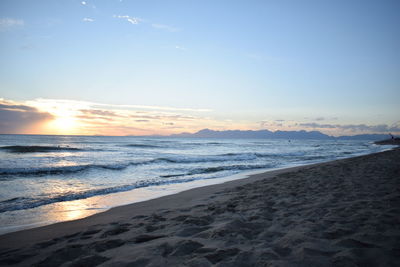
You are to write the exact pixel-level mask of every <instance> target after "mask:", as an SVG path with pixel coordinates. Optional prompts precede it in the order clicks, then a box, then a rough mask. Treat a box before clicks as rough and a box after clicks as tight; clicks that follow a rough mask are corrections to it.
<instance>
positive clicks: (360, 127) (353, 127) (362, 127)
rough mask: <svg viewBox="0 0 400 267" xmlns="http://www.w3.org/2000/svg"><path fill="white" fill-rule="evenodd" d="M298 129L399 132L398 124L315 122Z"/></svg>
mask: <svg viewBox="0 0 400 267" xmlns="http://www.w3.org/2000/svg"><path fill="white" fill-rule="evenodd" d="M298 125H299V126H300V127H304V128H313V129H338V130H342V131H350V132H358V133H359V132H365V133H367V132H368V133H387V132H400V123H395V124H392V125H387V124H378V125H367V124H328V123H325V124H320V123H316V122H311V123H299V124H298Z"/></svg>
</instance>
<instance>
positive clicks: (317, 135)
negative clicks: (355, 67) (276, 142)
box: [170, 129, 389, 141]
mask: <svg viewBox="0 0 400 267" xmlns="http://www.w3.org/2000/svg"><path fill="white" fill-rule="evenodd" d="M170 136H171V137H192V138H245V139H252V138H254V139H261V138H262V139H317V140H327V139H338V140H371V141H378V140H383V139H386V138H388V136H389V135H387V134H360V135H353V136H340V137H334V136H330V135H326V134H323V133H321V132H319V131H304V130H301V131H275V132H272V131H268V130H258V131H252V130H248V131H242V130H227V131H214V130H210V129H203V130H200V131H198V132H196V133H180V134H173V135H170Z"/></svg>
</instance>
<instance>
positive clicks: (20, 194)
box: [0, 135, 390, 233]
mask: <svg viewBox="0 0 400 267" xmlns="http://www.w3.org/2000/svg"><path fill="white" fill-rule="evenodd" d="M388 148H390V147H388V146H377V145H374V144H373V143H372V142H370V141H338V140H334V139H332V140H283V139H275V140H266V139H193V138H167V137H165V138H161V137H157V138H156V137H109V136H45V135H0V233H6V232H12V231H16V230H20V229H26V228H32V227H36V226H40V225H46V224H50V223H54V222H59V221H66V220H72V219H78V218H82V217H85V216H88V215H91V214H94V213H96V212H100V211H104V210H106V209H108V208H110V207H113V206H118V205H122V204H127V203H130V202H137V201H142V200H145V199H149V198H154V197H159V196H162V195H166V194H171V193H175V192H178V191H181V190H184V189H188V188H191V187H195V186H202V185H207V184H212V183H218V182H223V181H226V180H229V179H231V178H230V177H235V176H233V175H235V174H240V173H243V172H248V171H264V170H272V169H277V168H284V167H292V166H299V165H305V164H311V163H317V162H324V161H330V160H334V159H340V158H347V157H353V156H357V155H364V154H369V153H373V152H378V151H382V150H385V149H388ZM232 179H233V178H232Z"/></svg>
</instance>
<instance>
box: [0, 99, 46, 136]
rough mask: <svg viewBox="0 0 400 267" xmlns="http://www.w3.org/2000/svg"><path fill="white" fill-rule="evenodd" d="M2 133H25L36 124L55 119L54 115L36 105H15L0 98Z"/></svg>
mask: <svg viewBox="0 0 400 267" xmlns="http://www.w3.org/2000/svg"><path fill="white" fill-rule="evenodd" d="M0 101H1V103H0V133H1V134H11V133H25V131H26V130H27V129H28V128H32V127H34V125H35V124H38V123H41V122H44V121H47V120H51V119H53V115H51V114H50V113H47V112H40V111H39V110H38V109H36V108H35V107H31V106H27V105H15V104H13V103H9V102H5V101H2V100H0Z"/></svg>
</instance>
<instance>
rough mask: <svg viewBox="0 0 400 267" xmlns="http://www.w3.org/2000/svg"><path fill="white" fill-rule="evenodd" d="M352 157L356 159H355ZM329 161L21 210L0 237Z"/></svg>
mask: <svg viewBox="0 0 400 267" xmlns="http://www.w3.org/2000/svg"><path fill="white" fill-rule="evenodd" d="M390 149H393V146H392V148H386V149H384V150H382V151H386V150H390ZM367 155H368V154H367ZM358 156H360V155H358ZM361 156H362V155H361ZM353 157H357V156H355V155H354V156H353ZM346 158H348V157H344V158H339V159H346ZM336 160H338V159H336ZM329 161H332V160H329ZM329 161H328V160H325V161H322V162H314V163H312V162H311V163H300V164H299V163H292V164H285V165H283V166H279V167H275V168H269V169H258V170H257V169H255V170H248V171H243V172H240V173H237V174H234V175H229V176H225V177H220V178H215V179H200V180H195V181H191V182H185V183H171V184H165V185H158V186H151V187H143V188H135V189H132V190H129V191H123V192H117V193H112V194H106V195H95V196H91V197H88V198H83V199H77V200H70V201H63V202H55V203H51V204H48V205H45V206H40V207H37V208H34V209H31V210H28V211H27V213H26V215H24V213H23V212H24V211H20V210H17V211H11V213H7V214H5V215H6V216H3V218H2V220H1V222H2V224H3V227H1V228H0V236H1V235H4V234H7V233H14V232H18V231H23V230H27V229H34V228H38V227H43V226H47V225H51V224H55V223H59V222H67V221H72V220H77V219H82V218H86V217H89V216H92V215H94V214H97V213H102V212H106V211H108V210H110V209H112V208H115V207H118V206H124V205H129V204H134V203H138V202H142V201H147V200H150V199H155V198H159V197H163V196H166V195H171V194H177V193H179V192H182V191H185V190H190V189H192V188H198V187H203V186H208V185H215V184H219V183H225V182H229V181H233V180H237V179H244V178H248V176H251V175H254V174H260V173H265V172H270V171H274V170H281V169H287V168H291V167H303V166H309V165H314V164H320V163H325V162H329ZM35 213H43V215H45V217H43V219H41V220H38V219H36V218H38V217H36V216H35ZM20 214H21V215H20ZM21 216H22V219H23V220H22V221H20V224H19V225H15V224H14V223H13V220H14V217H18V218H20V217H21ZM41 218H42V217H41Z"/></svg>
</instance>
